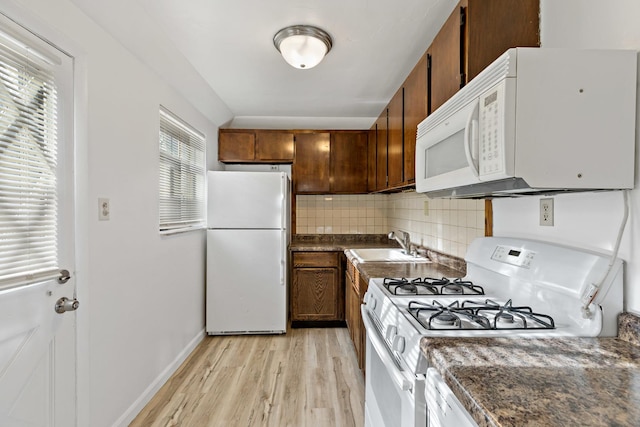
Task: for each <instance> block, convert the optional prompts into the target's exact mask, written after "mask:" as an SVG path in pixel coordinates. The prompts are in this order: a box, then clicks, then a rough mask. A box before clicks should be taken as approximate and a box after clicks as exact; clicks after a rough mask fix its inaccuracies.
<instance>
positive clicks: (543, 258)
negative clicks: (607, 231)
mask: <svg viewBox="0 0 640 427" xmlns="http://www.w3.org/2000/svg"><path fill="white" fill-rule="evenodd" d="M465 260H466V261H467V275H466V276H465V277H463V278H457V279H456V278H386V279H385V278H379V279H372V280H371V281H370V283H369V288H368V291H367V293H366V295H365V300H364V301H365V304H363V306H362V315H363V319H364V323H365V327H366V330H367V367H366V372H367V382H366V396H365V401H366V404H365V410H366V411H365V425H367V426H418V425H419V426H421V427H422V426H425V425H427V410H426V406H427V405H426V401H425V398H424V385H425V378H426V374H427V369H428V368H429V367H428V364H427V361H426V360H425V359H424V358H423V357H422V355H421V352H420V345H419V343H420V339H421V338H422V337H423V336H443V337H455V336H465V337H469V336H471V337H492V336H500V337H504V336H508V337H513V338H527V337H541V336H544V337H553V336H583V337H595V336H615V335H616V334H617V316H618V314H619V313H620V312H621V311H622V308H623V307H622V293H623V288H622V261H621V260H619V259H616V260H611V258H610V257H607V256H605V255H602V254H596V253H592V252H587V251H583V250H578V249H575V248H569V247H563V246H558V245H554V244H549V243H544V242H537V241H531V240H522V239H511V238H497V237H488V238H480V239H477V240H475V241H474V242H473V243H472V244H471V245H470V247H469V249H468V251H467V255H466V257H465ZM427 391H428V390H427ZM389 399H390V401H391V402H394V403H393V404H392V406H393V405H395V408H394V409H390V408H389V407H388V406H389V404H388V403H386V404H385V403H383V401H389ZM453 403H456V402H453ZM429 412H430V413H431V409H430V411H429ZM432 418H433V420H432V421H433V422H432V424H433V425H437V423H436V421H437V420H436V418H437V417H436V416H434V417H432ZM471 425H473V424H471Z"/></svg>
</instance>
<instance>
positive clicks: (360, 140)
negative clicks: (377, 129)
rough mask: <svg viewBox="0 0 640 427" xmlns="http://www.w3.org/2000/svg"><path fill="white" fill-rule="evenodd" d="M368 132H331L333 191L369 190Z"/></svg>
mask: <svg viewBox="0 0 640 427" xmlns="http://www.w3.org/2000/svg"><path fill="white" fill-rule="evenodd" d="M368 141H369V138H368V132H366V131H333V132H331V176H330V178H329V180H330V184H331V185H330V187H331V192H332V193H336V194H340V193H346V194H356V193H366V192H367V173H368V170H367V164H368V158H367V157H368Z"/></svg>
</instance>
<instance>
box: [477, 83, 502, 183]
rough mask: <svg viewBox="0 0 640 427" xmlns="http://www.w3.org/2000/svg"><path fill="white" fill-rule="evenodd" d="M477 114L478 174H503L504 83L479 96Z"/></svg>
mask: <svg viewBox="0 0 640 427" xmlns="http://www.w3.org/2000/svg"><path fill="white" fill-rule="evenodd" d="M478 114H479V118H478V122H479V127H480V129H479V135H478V137H479V138H478V139H479V147H478V156H479V159H478V173H479V174H480V176H483V175H491V174H495V173H504V172H505V170H504V168H505V159H504V156H505V153H504V83H502V84H499V85H498V86H496V87H494V88H493V89H491V90H490V91H488V92H485V93H484V94H482V95H481V96H480V108H479V109H478Z"/></svg>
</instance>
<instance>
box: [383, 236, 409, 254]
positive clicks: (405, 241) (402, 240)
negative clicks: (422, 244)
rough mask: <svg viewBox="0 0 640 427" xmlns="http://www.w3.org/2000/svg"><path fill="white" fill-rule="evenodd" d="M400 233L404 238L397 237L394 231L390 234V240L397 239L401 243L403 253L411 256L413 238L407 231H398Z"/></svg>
mask: <svg viewBox="0 0 640 427" xmlns="http://www.w3.org/2000/svg"><path fill="white" fill-rule="evenodd" d="M398 233H400V234H402V238H400V237H398V236H396V233H395V232H393V231H390V232H389V234H388V237H389V239H395V240H396V241H397V242H398V243H400V246H402V252H404V253H405V254H407V255H409V254H410V253H411V248H410V245H411V237H410V236H409V233H407V232H406V231H398Z"/></svg>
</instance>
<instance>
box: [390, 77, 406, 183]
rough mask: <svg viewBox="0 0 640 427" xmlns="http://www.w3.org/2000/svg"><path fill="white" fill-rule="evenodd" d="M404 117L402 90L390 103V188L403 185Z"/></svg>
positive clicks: (401, 89)
mask: <svg viewBox="0 0 640 427" xmlns="http://www.w3.org/2000/svg"><path fill="white" fill-rule="evenodd" d="M403 117H404V89H403V88H400V89H399V90H398V91H397V92H396V94H395V95H394V96H393V98H391V102H389V110H388V124H389V128H388V130H387V138H388V142H387V176H388V181H389V182H388V183H387V186H388V187H397V186H399V185H401V184H402V181H403V179H404V178H403V176H404V173H403V172H404V171H403V169H404V162H403V158H402V155H403V139H404V133H403V132H404V129H403Z"/></svg>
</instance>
